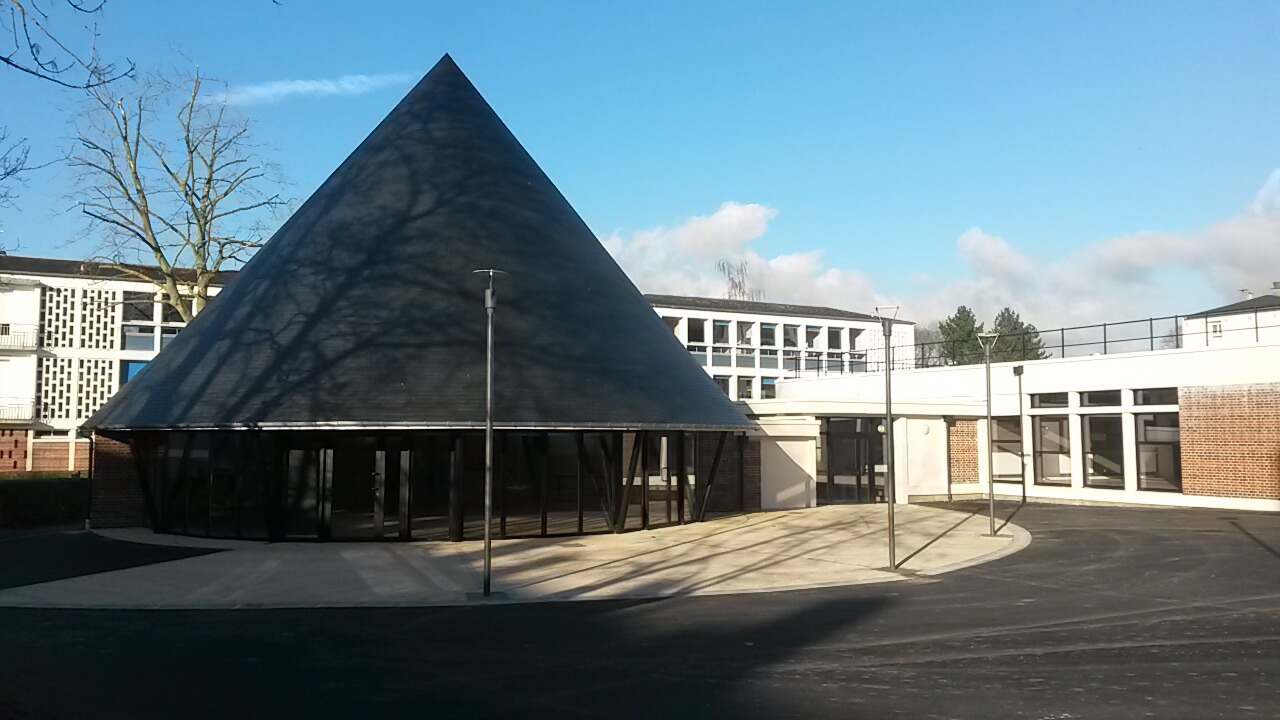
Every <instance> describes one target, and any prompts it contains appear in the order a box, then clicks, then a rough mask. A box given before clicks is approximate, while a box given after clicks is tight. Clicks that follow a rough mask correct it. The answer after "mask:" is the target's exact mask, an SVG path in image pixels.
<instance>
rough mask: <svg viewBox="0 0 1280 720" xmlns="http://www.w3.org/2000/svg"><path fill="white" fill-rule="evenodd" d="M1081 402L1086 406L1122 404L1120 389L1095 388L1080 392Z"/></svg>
mask: <svg viewBox="0 0 1280 720" xmlns="http://www.w3.org/2000/svg"><path fill="white" fill-rule="evenodd" d="M1080 404H1081V405H1083V406H1085V407H1115V406H1117V405H1119V404H1120V391H1119V390H1094V391H1092V392H1086V393H1080Z"/></svg>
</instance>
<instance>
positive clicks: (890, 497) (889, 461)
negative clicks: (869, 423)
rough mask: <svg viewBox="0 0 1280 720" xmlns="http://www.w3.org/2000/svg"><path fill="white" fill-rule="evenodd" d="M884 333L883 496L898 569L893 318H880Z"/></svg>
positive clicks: (892, 555)
mask: <svg viewBox="0 0 1280 720" xmlns="http://www.w3.org/2000/svg"><path fill="white" fill-rule="evenodd" d="M880 325H881V329H882V330H883V331H884V439H885V442H884V447H885V451H884V452H885V458H884V494H885V500H886V501H887V503H888V505H889V569H890V570H896V569H897V568H898V557H897V536H896V532H895V528H894V524H893V504H894V501H895V498H894V487H893V485H894V482H893V382H892V380H891V376H892V374H893V344H892V343H891V342H890V339H891V338H892V335H893V318H880Z"/></svg>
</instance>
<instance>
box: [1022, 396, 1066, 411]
mask: <svg viewBox="0 0 1280 720" xmlns="http://www.w3.org/2000/svg"><path fill="white" fill-rule="evenodd" d="M1058 397H1061V398H1062V402H1061V404H1059V403H1058V400H1057V398H1058ZM1070 405H1071V395H1070V393H1065V392H1053V393H1036V394H1034V395H1032V396H1031V407H1033V408H1037V409H1039V408H1064V407H1068V406H1070Z"/></svg>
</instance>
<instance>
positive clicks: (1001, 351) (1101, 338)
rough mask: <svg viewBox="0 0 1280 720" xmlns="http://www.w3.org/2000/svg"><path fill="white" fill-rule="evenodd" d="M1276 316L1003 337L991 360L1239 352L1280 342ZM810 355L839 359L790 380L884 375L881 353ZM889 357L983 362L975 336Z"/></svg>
mask: <svg viewBox="0 0 1280 720" xmlns="http://www.w3.org/2000/svg"><path fill="white" fill-rule="evenodd" d="M1268 315H1270V318H1269V317H1268ZM1277 315H1278V314H1277V312H1276V309H1269V310H1268V309H1263V310H1261V311H1258V310H1255V311H1253V312H1249V313H1222V314H1218V315H1194V316H1187V315H1170V316H1167V317H1159V318H1145V319H1142V320H1127V321H1123V322H1114V323H1099V324H1096V325H1079V326H1075V327H1064V328H1056V329H1053V330H1039V331H1036V332H1027V333H1018V334H1012V335H1002V336H1000V337H999V338H998V339H997V340H996V342H995V344H994V345H993V347H992V351H991V361H992V362H1034V361H1036V360H1048V359H1051V358H1070V357H1087V356H1092V355H1114V354H1119V353H1134V352H1154V351H1158V350H1176V349H1180V348H1192V347H1239V346H1242V345H1249V344H1253V343H1259V342H1263V341H1264V340H1265V341H1274V342H1277V343H1280V320H1277V319H1276V318H1277ZM812 354H814V355H822V356H840V357H839V358H834V359H832V360H830V361H826V360H824V361H821V362H817V363H810V362H808V361H807V358H806V359H805V361H804V362H797V363H789V364H787V365H786V369H787V370H788V371H789V372H790V376H791V377H809V376H815V375H841V374H850V373H862V372H883V371H884V366H885V360H884V350H883V348H869V349H867V350H863V351H858V352H857V353H849V352H844V353H829V352H824V353H812ZM855 355H856V356H857V360H856V362H855V361H854V356H855ZM892 357H893V360H892V362H893V369H894V370H914V369H919V368H932V367H949V366H953V365H976V364H980V363H982V362H984V361H985V357H986V356H985V354H984V352H983V349H982V345H981V344H980V343H979V342H978V338H977V336H973V337H970V338H965V339H960V340H951V341H942V342H926V343H915V344H913V345H901V346H894V347H893V353H892Z"/></svg>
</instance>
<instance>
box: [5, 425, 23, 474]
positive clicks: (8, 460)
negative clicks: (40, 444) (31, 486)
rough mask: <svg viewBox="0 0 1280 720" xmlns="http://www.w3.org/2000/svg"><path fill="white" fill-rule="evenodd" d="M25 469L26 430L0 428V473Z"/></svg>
mask: <svg viewBox="0 0 1280 720" xmlns="http://www.w3.org/2000/svg"><path fill="white" fill-rule="evenodd" d="M26 470H27V431H26V430H0V474H3V473H11V472H26Z"/></svg>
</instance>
